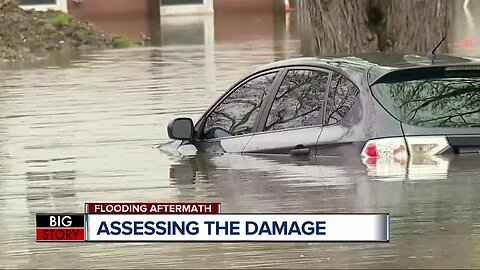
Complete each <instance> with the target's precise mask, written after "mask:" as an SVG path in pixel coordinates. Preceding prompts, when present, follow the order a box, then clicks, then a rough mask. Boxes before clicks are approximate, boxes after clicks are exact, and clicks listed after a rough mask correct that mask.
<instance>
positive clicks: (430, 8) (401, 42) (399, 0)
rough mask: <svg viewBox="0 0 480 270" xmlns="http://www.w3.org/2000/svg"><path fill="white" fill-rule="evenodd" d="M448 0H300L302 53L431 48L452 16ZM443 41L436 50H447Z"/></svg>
mask: <svg viewBox="0 0 480 270" xmlns="http://www.w3.org/2000/svg"><path fill="white" fill-rule="evenodd" d="M451 2H452V1H448V0H309V1H305V2H303V1H302V2H300V5H299V8H298V9H299V10H300V13H299V16H300V25H301V29H300V34H301V37H302V50H303V52H304V53H305V54H307V55H309V54H316V55H318V54H339V53H361V52H372V51H385V52H394V51H395V52H415V53H426V52H428V51H431V50H432V49H433V48H434V47H435V46H436V45H437V44H438V42H439V41H440V40H441V39H442V38H443V36H444V35H445V34H446V31H447V28H448V26H449V23H450V20H451V17H452V5H451ZM446 44H447V42H445V43H444V44H443V45H442V46H441V47H440V48H438V50H437V51H438V52H447V51H448V48H447V45H446Z"/></svg>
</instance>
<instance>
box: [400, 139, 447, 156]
mask: <svg viewBox="0 0 480 270" xmlns="http://www.w3.org/2000/svg"><path fill="white" fill-rule="evenodd" d="M405 140H406V141H407V145H408V151H409V152H410V155H411V156H435V155H440V154H442V153H443V152H445V151H446V150H447V149H449V148H450V145H449V144H448V141H447V138H446V137H445V136H416V137H405Z"/></svg>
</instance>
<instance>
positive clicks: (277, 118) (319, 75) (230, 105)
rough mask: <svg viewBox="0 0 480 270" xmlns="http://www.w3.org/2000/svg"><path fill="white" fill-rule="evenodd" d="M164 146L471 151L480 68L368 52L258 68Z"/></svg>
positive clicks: (177, 123) (173, 129) (181, 124)
mask: <svg viewBox="0 0 480 270" xmlns="http://www.w3.org/2000/svg"><path fill="white" fill-rule="evenodd" d="M167 131H168V135H169V137H170V138H172V139H175V141H173V142H170V143H167V144H166V145H164V146H163V148H170V149H175V151H178V152H180V153H181V152H182V148H192V147H194V148H195V150H196V151H198V152H212V153H223V152H236V153H262V154H288V155H295V156H298V155H317V156H350V157H351V156H363V157H366V158H376V157H380V156H386V157H392V158H403V157H408V156H412V155H420V156H421V155H427V156H428V155H441V154H465V153H474V154H480V61H477V60H474V59H469V58H462V57H454V56H446V55H444V56H437V57H436V59H435V61H433V62H432V60H430V59H427V58H426V57H420V56H417V55H404V54H380V53H378V54H367V55H354V56H342V57H328V58H327V57H325V58H315V57H314V58H297V59H290V60H283V61H279V62H275V63H272V64H268V65H265V66H263V67H260V68H259V69H257V70H256V71H254V72H252V73H251V74H250V75H248V76H246V77H245V78H243V79H242V80H240V81H239V82H237V83H236V84H234V85H233V86H232V87H231V88H230V89H229V90H228V91H227V92H226V93H225V94H224V95H223V96H222V97H220V98H219V99H218V100H217V101H216V102H215V104H213V106H211V107H210V108H209V109H208V110H207V111H206V112H205V113H204V114H203V116H202V117H201V118H200V119H199V121H198V122H197V123H196V124H195V125H194V124H193V121H192V120H191V119H189V118H178V119H175V120H173V121H172V122H171V123H170V124H169V125H168V128H167Z"/></svg>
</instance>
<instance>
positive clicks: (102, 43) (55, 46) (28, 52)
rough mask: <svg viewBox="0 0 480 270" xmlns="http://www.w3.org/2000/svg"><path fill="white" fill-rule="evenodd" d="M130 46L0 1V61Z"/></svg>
mask: <svg viewBox="0 0 480 270" xmlns="http://www.w3.org/2000/svg"><path fill="white" fill-rule="evenodd" d="M132 44H134V43H133V42H132V41H130V40H128V39H127V38H125V37H122V36H119V35H112V36H110V35H108V34H106V33H105V32H103V31H102V30H100V29H98V28H97V27H95V26H94V25H92V24H90V23H88V22H84V21H80V20H77V19H75V18H72V17H71V16H69V15H68V14H65V13H63V12H60V11H46V12H42V11H34V10H24V9H22V8H20V7H18V3H17V1H15V0H0V61H14V60H23V59H32V58H35V57H38V56H42V55H46V54H48V52H49V51H55V50H89V49H103V48H126V47H130V46H132Z"/></svg>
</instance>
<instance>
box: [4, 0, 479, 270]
mask: <svg viewBox="0 0 480 270" xmlns="http://www.w3.org/2000/svg"><path fill="white" fill-rule="evenodd" d="M472 2H474V3H475V4H474V5H472V10H471V12H472V14H473V15H472V16H471V17H472V18H475V20H476V21H473V23H474V24H473V25H474V26H473V28H471V27H472V21H469V20H468V18H467V17H464V16H463V15H462V13H461V12H459V13H458V14H457V15H456V16H457V17H456V18H457V19H456V21H455V23H454V24H453V26H452V27H453V28H455V29H456V30H455V29H454V32H453V33H454V37H453V38H452V39H453V41H452V47H453V48H454V51H453V53H455V54H460V55H468V56H472V57H480V36H479V33H480V20H479V19H478V18H480V2H479V1H472ZM474 8H475V9H474ZM290 19H291V21H290ZM178 20H179V19H177V18H174V19H172V20H171V21H168V20H167V21H164V22H163V23H164V25H163V26H162V31H163V33H169V32H168V29H176V30H175V31H182V29H184V28H182V25H189V23H193V24H196V25H197V26H198V27H197V26H196V27H194V28H193V29H204V30H202V31H201V32H202V33H203V34H201V35H200V36H198V35H196V34H192V35H189V34H188V32H186V33H185V32H184V33H183V35H182V36H181V37H177V36H175V35H174V34H172V36H168V35H166V34H165V35H166V36H163V37H162V42H163V44H164V45H163V46H160V47H150V48H134V49H124V50H110V51H102V52H96V53H90V54H86V55H83V56H81V57H76V58H75V59H74V60H72V61H70V62H63V63H60V64H59V63H58V62H52V63H51V64H49V65H46V66H41V67H28V68H21V69H18V68H11V69H2V70H1V71H0V74H1V75H0V89H1V91H0V187H1V188H0V228H1V229H2V232H1V233H0V262H1V265H2V266H3V267H5V268H52V267H55V268H124V267H137V268H154V267H155V268H163V267H169V268H172V267H178V268H206V267H209V268H231V267H238V268H246V267H282V268H286V267H291V268H347V267H348V268H408V267H412V268H435V267H439V268H465V267H470V268H479V267H480V209H479V205H480V196H479V193H480V177H479V175H480V166H479V164H480V156H478V157H477V156H466V157H457V158H453V159H443V158H438V159H434V160H428V161H412V162H411V164H407V165H405V166H404V167H389V166H387V165H386V166H385V167H382V166H380V167H375V168H372V167H368V168H367V167H366V166H365V165H363V164H362V163H361V161H360V160H357V159H356V158H355V159H352V160H345V159H337V158H326V157H318V158H310V159H295V158H293V157H271V156H270V157H266V156H260V155H259V156H248V155H244V156H242V155H233V154H232V155H223V156H213V157H212V156H197V157H175V156H169V155H166V154H165V153H163V152H161V151H159V150H158V149H157V146H158V145H159V144H162V143H165V142H167V141H168V140H169V139H168V137H167V133H166V126H167V124H168V122H169V121H171V120H172V119H173V118H175V117H179V116H185V117H191V118H192V119H194V120H197V119H198V118H199V117H200V116H201V114H202V113H203V112H204V111H205V110H206V109H207V108H208V107H209V106H210V105H211V104H212V103H213V102H214V101H215V100H216V99H217V98H218V97H219V96H220V95H221V94H223V93H224V92H225V91H226V90H227V88H228V87H229V86H230V85H231V84H232V83H234V82H236V81H237V80H239V79H240V78H241V77H242V76H243V75H245V74H246V73H248V72H250V71H252V69H254V68H256V67H258V66H260V65H262V64H266V63H270V62H272V61H276V60H280V59H286V58H291V57H297V56H301V53H300V47H301V44H300V41H299V39H298V37H297V36H296V34H295V33H294V32H290V31H287V30H286V29H288V27H285V28H284V29H282V28H281V29H277V28H274V27H273V26H272V28H274V30H272V31H270V32H268V33H267V34H265V33H263V32H262V33H261V34H259V35H258V36H256V35H251V36H248V35H244V36H242V41H239V40H238V39H234V38H232V37H231V36H229V35H228V31H225V32H220V30H221V29H220V28H217V31H213V29H210V28H209V27H212V24H213V19H212V18H211V17H208V16H207V17H195V18H191V21H188V20H187V22H181V21H180V22H179V21H178ZM287 22H289V23H292V24H293V23H294V21H293V18H289V19H287ZM467 23H468V25H469V27H470V28H469V31H470V32H469V35H470V39H469V40H470V41H471V43H468V44H467V45H468V46H464V45H465V44H466V43H465V42H464V43H462V40H463V39H464V38H465V35H463V34H462V33H460V32H461V31H460V29H463V28H465V25H466V24H467ZM215 24H216V23H215ZM260 24H262V22H260ZM475 24H476V26H475ZM168 27H170V28H168ZM172 27H173V28H172ZM475 27H476V28H475ZM251 28H254V27H251ZM472 29H473V30H472ZM475 29H476V30H475ZM259 31H262V29H259ZM213 32H214V34H215V35H213ZM195 33H198V32H195ZM462 44H463V45H462ZM470 45H471V46H470ZM116 201H119V202H128V201H140V202H147V201H148V202H220V203H221V204H222V212H233V213H235V212H243V213H255V212H256V213H270V212H272V213H275V212H276V213H285V212H292V213H304V212H306V213H308V212H316V213H328V212H340V213H341V212H345V213H348V212H349V213H352V212H388V213H390V215H391V228H390V231H391V241H390V243H381V244H378V243H376V244H359V243H354V244H351V243H350V244H348V243H347V244H345V243H315V244H308V243H275V244H273V243H224V244H222V243H205V244H199V243H151V244H126V243H118V244H111V243H76V244H63V243H36V242H35V237H34V233H35V214H36V213H49V212H57V213H61V212H82V211H83V206H84V203H86V202H116Z"/></svg>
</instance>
